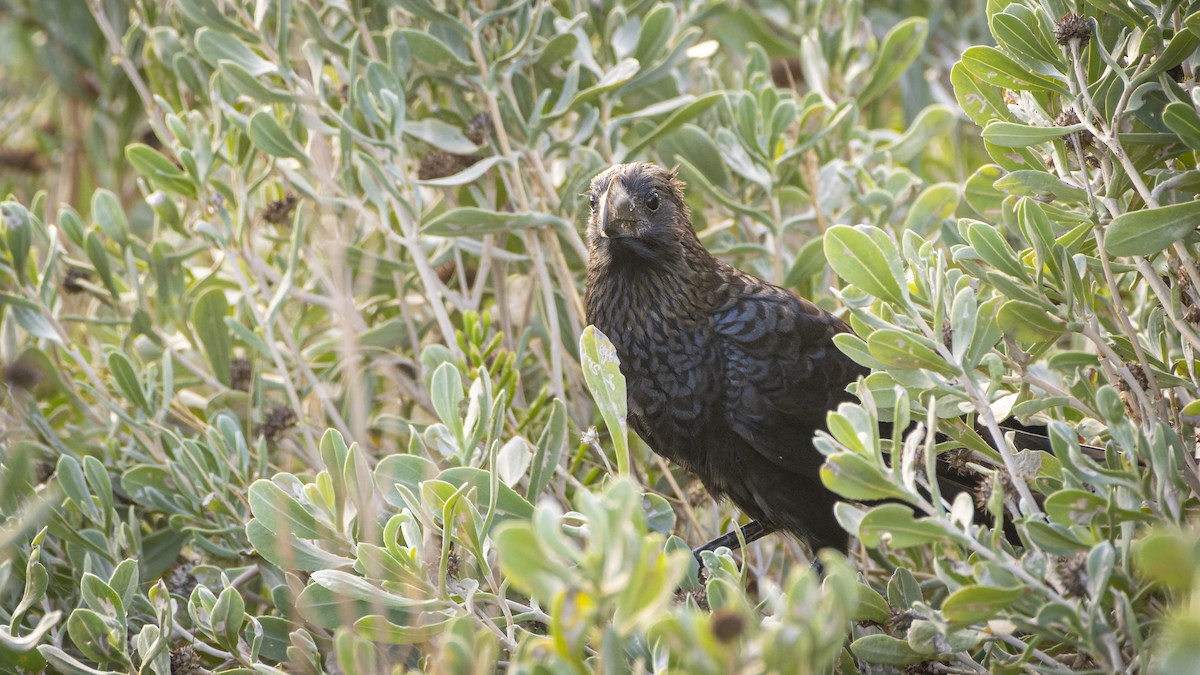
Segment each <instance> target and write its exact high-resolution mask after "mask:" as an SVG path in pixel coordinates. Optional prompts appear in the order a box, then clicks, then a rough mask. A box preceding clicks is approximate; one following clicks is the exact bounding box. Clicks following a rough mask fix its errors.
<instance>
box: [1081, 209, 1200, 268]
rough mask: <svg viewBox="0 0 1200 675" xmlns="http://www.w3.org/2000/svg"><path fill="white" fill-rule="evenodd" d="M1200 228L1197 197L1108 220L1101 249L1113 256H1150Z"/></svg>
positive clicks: (1199, 210) (1199, 211)
mask: <svg viewBox="0 0 1200 675" xmlns="http://www.w3.org/2000/svg"><path fill="white" fill-rule="evenodd" d="M1197 227H1200V200H1193V201H1190V202H1184V203H1182V204H1172V205H1171V206H1160V207H1159V208H1156V209H1142V210H1140V211H1131V212H1129V213H1123V214H1121V215H1119V216H1117V217H1116V218H1114V219H1113V221H1112V222H1111V223H1109V225H1108V228H1107V229H1106V230H1105V233H1104V249H1105V251H1107V252H1108V254H1109V255H1112V256H1121V255H1152V254H1155V253H1158V252H1159V251H1161V250H1163V249H1165V248H1167V247H1168V246H1170V245H1171V244H1174V243H1175V242H1177V241H1179V240H1181V239H1183V238H1184V236H1186V235H1187V234H1189V233H1191V232H1194V231H1195V230H1196V228H1197Z"/></svg>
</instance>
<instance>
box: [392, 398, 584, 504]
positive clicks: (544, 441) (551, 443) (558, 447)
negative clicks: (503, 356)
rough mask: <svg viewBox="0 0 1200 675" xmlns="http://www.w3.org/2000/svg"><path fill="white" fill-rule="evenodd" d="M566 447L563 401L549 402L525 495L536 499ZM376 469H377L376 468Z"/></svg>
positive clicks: (552, 477) (547, 482) (552, 476)
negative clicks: (548, 412)
mask: <svg viewBox="0 0 1200 675" xmlns="http://www.w3.org/2000/svg"><path fill="white" fill-rule="evenodd" d="M566 449H567V409H566V406H564V405H563V402H562V401H560V400H558V399H557V398H556V399H554V401H552V402H551V403H550V419H549V421H548V422H547V423H546V428H545V429H543V430H542V433H541V435H540V436H538V440H537V449H536V451H535V452H534V455H533V461H532V463H531V465H530V469H529V488H528V489H527V490H526V492H525V497H526V498H527V499H529V500H536V499H537V498H538V497H539V496H540V495H541V494H542V490H544V489H546V486H547V485H548V484H549V483H550V481H551V480H553V479H554V470H555V469H557V468H558V463H559V460H560V459H561V458H562V455H563V452H565V451H566ZM376 471H378V469H376Z"/></svg>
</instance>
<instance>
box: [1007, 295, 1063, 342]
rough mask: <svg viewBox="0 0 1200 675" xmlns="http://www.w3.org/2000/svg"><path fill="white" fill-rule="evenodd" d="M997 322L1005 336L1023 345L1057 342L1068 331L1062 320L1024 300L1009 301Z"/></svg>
mask: <svg viewBox="0 0 1200 675" xmlns="http://www.w3.org/2000/svg"><path fill="white" fill-rule="evenodd" d="M996 322H997V323H998V324H999V325H1000V330H1002V331H1004V334H1005V335H1008V336H1009V337H1012V338H1014V339H1016V340H1017V341H1018V342H1021V343H1023V344H1037V343H1040V342H1048V341H1050V340H1056V339H1058V337H1059V336H1060V335H1062V334H1063V331H1065V330H1066V325H1065V324H1064V323H1063V321H1062V319H1059V318H1058V317H1056V316H1054V315H1052V314H1050V313H1049V312H1047V311H1046V310H1045V309H1042V308H1041V307H1039V306H1037V305H1035V304H1033V303H1029V302H1025V301H1024V300H1009V301H1007V302H1005V303H1004V304H1003V305H1000V311H999V312H998V313H997V315H996Z"/></svg>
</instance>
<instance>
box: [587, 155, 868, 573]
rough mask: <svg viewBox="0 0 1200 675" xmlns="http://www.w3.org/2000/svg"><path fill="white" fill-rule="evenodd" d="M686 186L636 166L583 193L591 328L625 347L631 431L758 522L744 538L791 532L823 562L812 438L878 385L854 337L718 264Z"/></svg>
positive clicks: (783, 293) (835, 528) (831, 523)
mask: <svg viewBox="0 0 1200 675" xmlns="http://www.w3.org/2000/svg"><path fill="white" fill-rule="evenodd" d="M682 187H683V185H682V183H680V182H679V181H678V180H677V179H676V176H675V173H674V172H673V171H666V170H665V169H663V168H662V167H659V166H656V165H654V164H648V163H637V164H622V165H619V166H614V167H612V168H610V169H608V170H607V171H604V172H603V173H601V174H600V175H599V176H597V177H596V178H595V179H594V180H593V181H592V184H591V188H590V190H589V192H588V196H589V197H590V200H591V207H592V212H591V217H590V218H589V220H588V228H587V242H588V249H589V252H590V260H589V262H588V279H587V294H586V297H585V305H586V309H587V319H588V321H589V322H590V323H592V324H593V325H595V326H596V327H597V328H598V329H600V330H601V331H603V332H604V334H605V335H607V336H608V337H609V339H610V340H612V342H613V345H614V347H616V351H617V355H618V356H619V357H620V360H621V372H622V373H623V374H624V375H625V378H626V381H627V382H626V387H627V392H628V399H629V424H630V426H631V427H632V428H633V430H634V431H635V432H637V434H638V435H639V436H641V437H642V439H643V440H645V441H646V443H647V444H648V445H649V446H650V447H651V449H653V450H654V451H655V452H657V453H658V454H660V455H662V456H663V457H666V458H667V459H669V460H671V461H673V462H676V463H678V464H679V465H681V466H683V467H684V468H686V469H687V470H689V471H691V472H692V473H694V474H696V475H697V476H699V477H700V479H701V481H703V483H704V485H705V487H706V488H707V489H708V491H709V492H711V493H712V494H713V495H714V496H716V497H723V496H725V497H729V498H730V499H732V500H733V502H734V503H735V504H737V505H738V507H739V508H740V509H741V510H742V511H744V512H745V513H746V514H748V515H749V516H750V517H751V518H754V519H755V520H756V521H757V523H758V524H760V525H761V527H759V528H754V527H750V526H748V527H747V529H745V530H744V532H745V534H746V535H748V537H749V538H755V537H756V536H760V535H761V534H763V533H765V532H769V531H774V530H783V531H786V532H789V533H791V534H793V535H795V536H796V537H798V538H800V539H801V540H804V541H806V542H808V543H809V544H810V545H811V546H812V548H813V550H814V551H815V550H817V549H819V548H822V547H826V546H828V547H832V548H836V549H839V550H843V551H844V550H845V549H846V546H847V543H848V536H847V534H846V532H845V531H844V530H843V529H842V528H841V527H840V526H839V525H838V523H837V521H836V520H835V518H834V515H833V506H834V503H835V502H836V501H837V498H836V497H835V496H834V494H833V493H832V492H830V491H829V490H828V489H827V488H826V487H825V486H824V485H823V484H822V483H821V479H820V475H819V472H820V468H821V465H822V463H823V462H824V457H823V456H822V455H821V453H820V452H818V451H817V449H816V448H815V447H814V446H813V436H814V435H815V434H816V432H817V431H818V430H820V429H824V428H825V417H826V415H827V414H828V412H829V411H830V410H832V409H834V408H836V407H837V405H838V404H839V403H841V402H843V401H852V400H854V399H853V397H852V396H851V395H850V394H849V393H847V392H846V386H847V385H848V384H849V383H851V382H853V381H854V380H855V379H856V378H858V377H859V376H860V375H866V374H867V373H868V372H869V371H868V369H866V368H864V367H863V366H861V365H859V364H857V363H855V362H854V361H852V360H851V359H850V358H849V357H847V356H846V355H844V354H843V353H842V352H841V351H839V350H838V349H837V347H835V346H834V344H833V337H834V336H835V335H837V334H838V333H848V332H850V327H849V326H847V325H846V323H845V322H843V321H842V320H841V319H839V318H837V317H835V316H833V315H832V314H830V313H829V312H826V311H825V310H823V309H821V308H819V307H817V306H816V305H814V304H813V303H811V302H809V301H808V300H805V299H803V298H801V297H799V296H798V295H796V294H795V293H792V292H791V291H788V290H786V289H783V288H780V287H778V286H774V285H771V284H769V283H767V282H765V281H763V280H761V279H758V278H756V277H754V276H751V275H749V274H746V273H745V272H742V271H740V270H738V269H735V268H734V267H731V266H730V265H728V264H726V263H724V262H722V261H720V260H718V259H716V258H714V257H713V256H712V255H711V254H709V252H708V251H706V250H705V248H704V246H703V245H702V244H701V243H700V239H699V238H698V237H697V236H696V233H695V231H694V230H693V228H692V223H691V217H690V215H689V213H688V208H687V206H686V205H685V204H684V201H683V192H682ZM734 541H736V539H731V538H730V537H729V536H727V537H724V538H722V539H721V540H718V542H720V543H732V542H734ZM718 542H713V543H710V545H708V546H706V547H703V548H710V547H713V546H715V545H716V543H718Z"/></svg>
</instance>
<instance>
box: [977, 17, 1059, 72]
mask: <svg viewBox="0 0 1200 675" xmlns="http://www.w3.org/2000/svg"><path fill="white" fill-rule="evenodd" d="M1030 19H1031V20H1032V21H1036V18H1033V17H1030ZM991 28H992V34H993V35H994V36H995V37H996V42H997V43H998V44H1000V45H1001V46H1003V47H1004V48H1005V49H1007V50H1009V51H1010V52H1013V53H1015V54H1017V55H1018V56H1020V57H1022V60H1032V61H1034V62H1035V63H1036V62H1042V63H1046V64H1053V65H1054V66H1055V67H1056V68H1062V67H1065V64H1064V63H1062V61H1063V55H1062V52H1061V51H1055V50H1052V49H1051V47H1050V46H1049V45H1047V44H1046V43H1045V41H1043V40H1040V39H1038V38H1039V36H1040V33H1039V31H1038V29H1037V28H1036V27H1034V26H1030V25H1028V24H1026V23H1025V22H1024V21H1022V20H1021V19H1020V18H1019V17H1017V16H1015V15H1013V14H1006V13H1004V12H1001V13H999V14H994V15H992V21H991Z"/></svg>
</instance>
